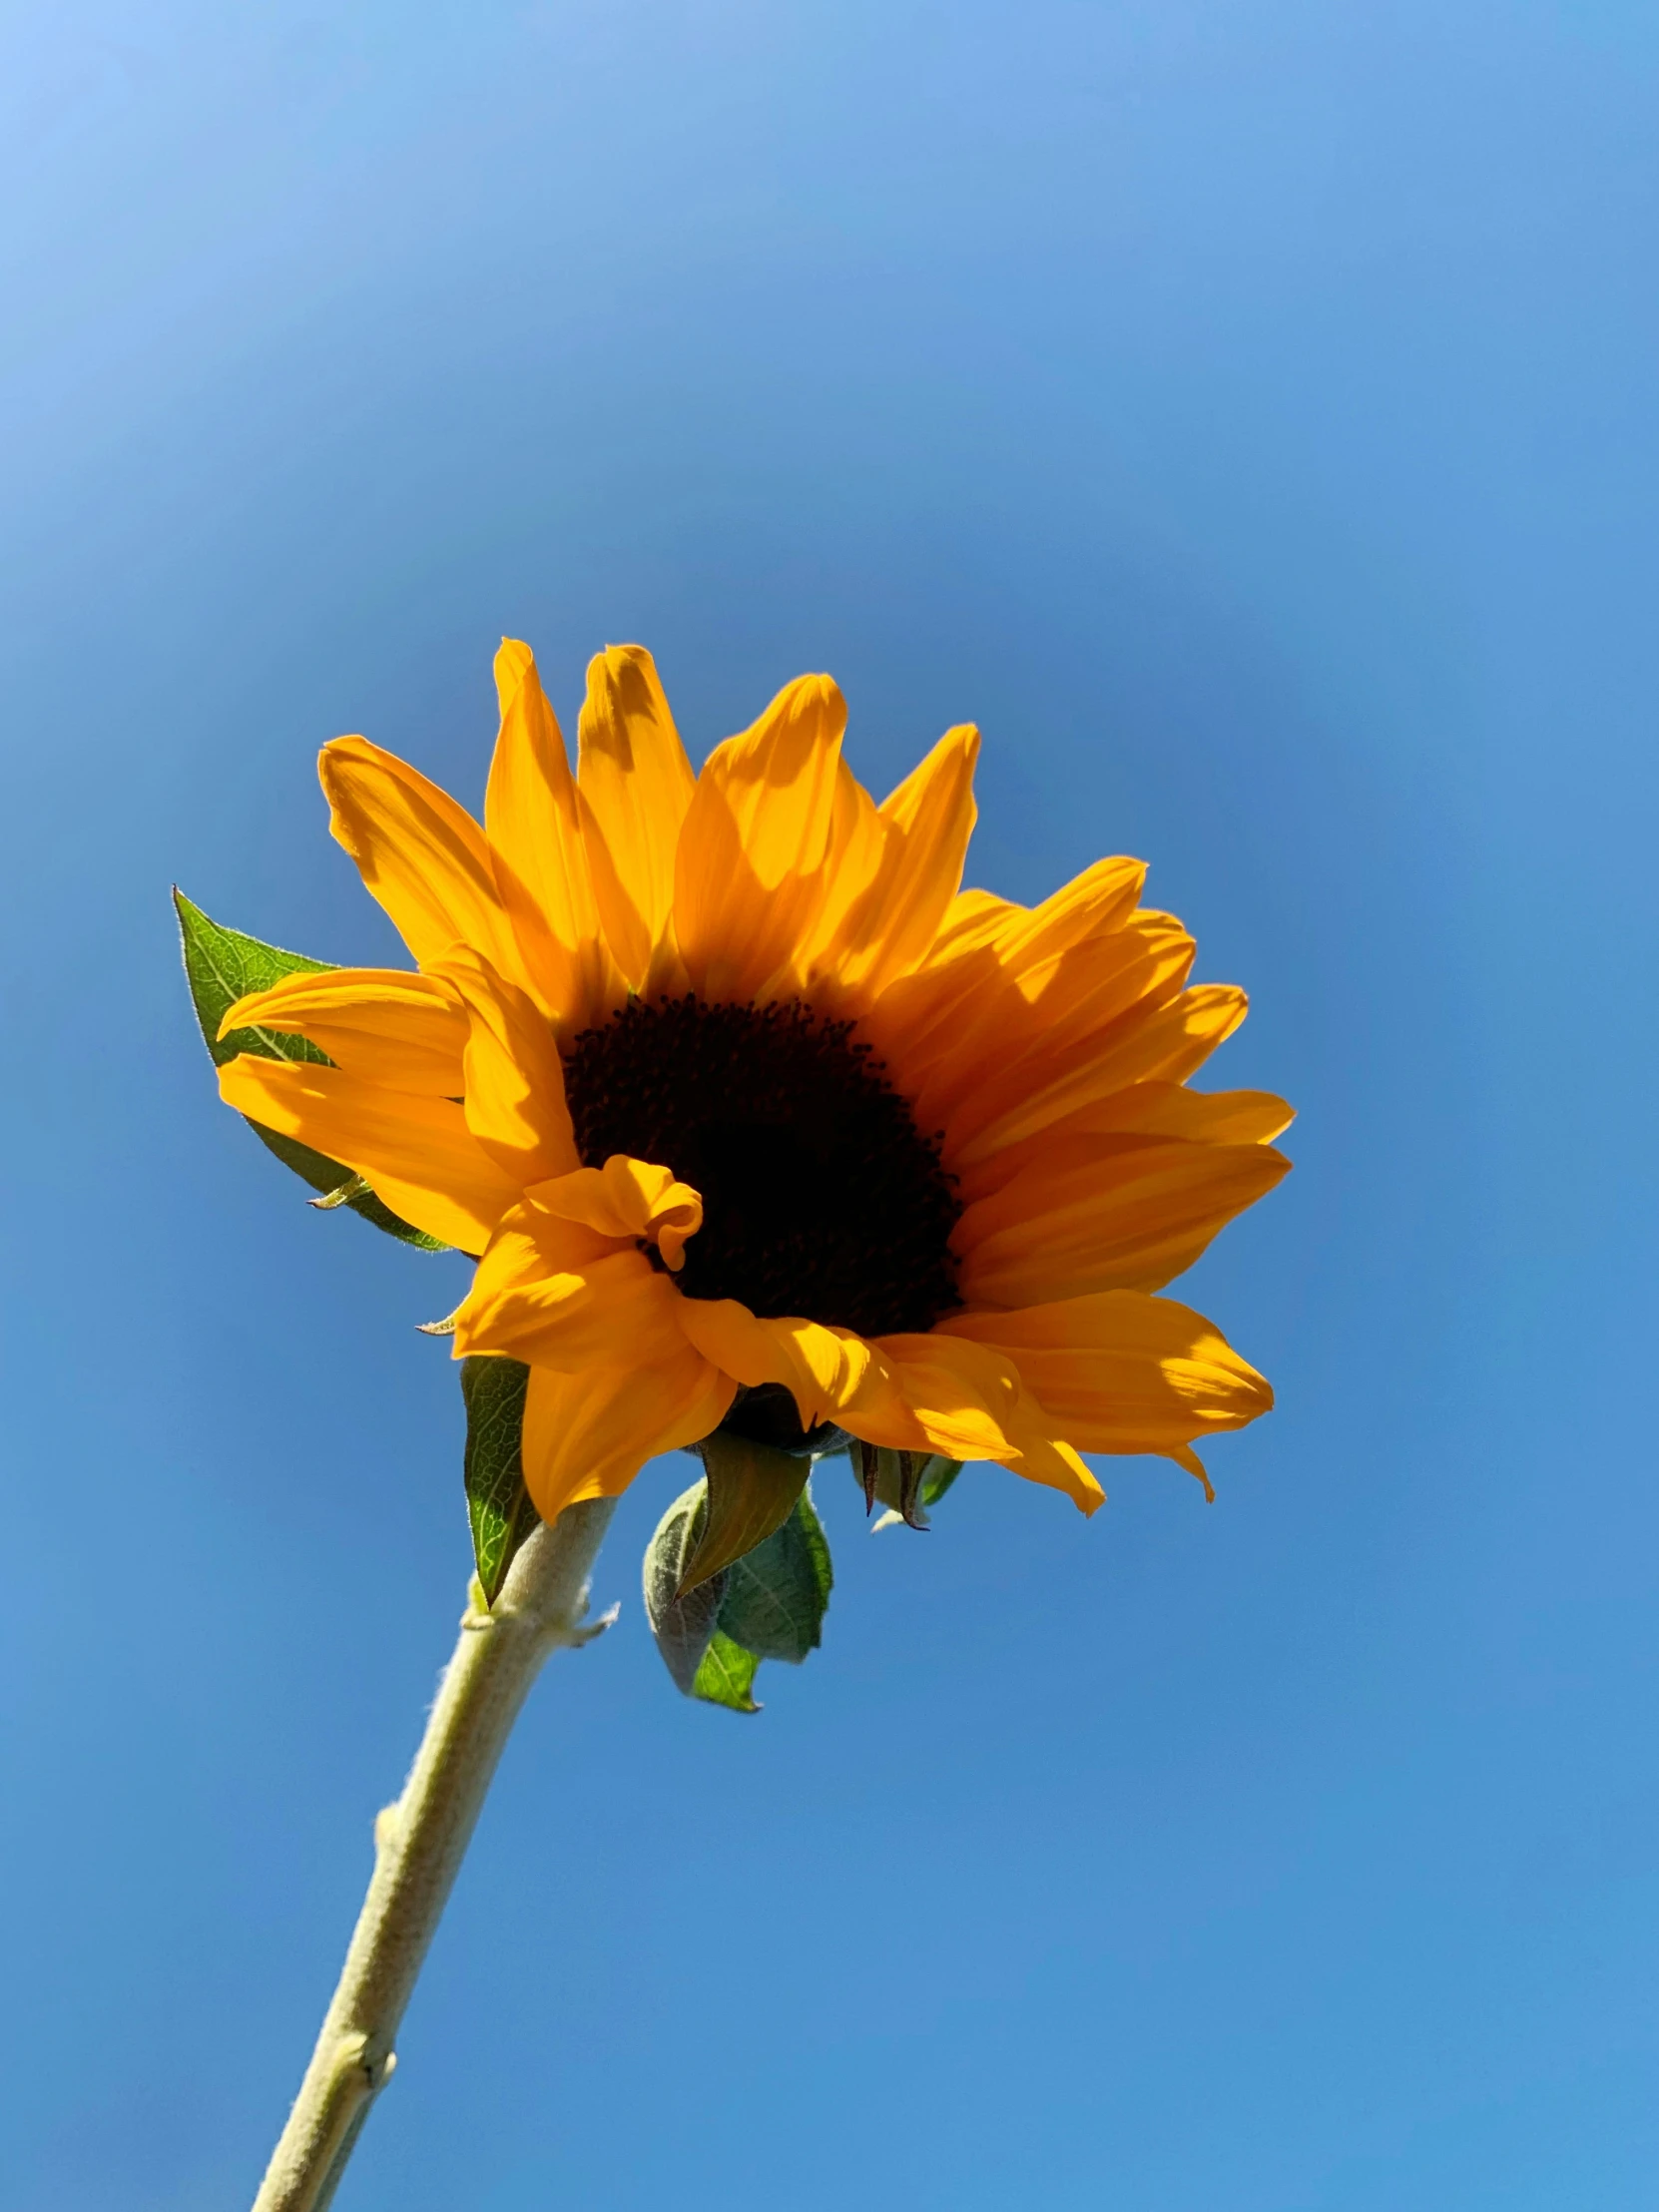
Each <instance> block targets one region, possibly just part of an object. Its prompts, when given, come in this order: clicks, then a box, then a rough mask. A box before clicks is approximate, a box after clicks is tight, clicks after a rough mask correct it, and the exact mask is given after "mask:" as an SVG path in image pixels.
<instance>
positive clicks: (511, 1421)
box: [461, 1353, 540, 1605]
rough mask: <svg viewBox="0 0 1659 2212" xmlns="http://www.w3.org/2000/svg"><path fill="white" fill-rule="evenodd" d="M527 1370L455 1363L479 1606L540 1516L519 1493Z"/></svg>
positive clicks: (497, 1363)
mask: <svg viewBox="0 0 1659 2212" xmlns="http://www.w3.org/2000/svg"><path fill="white" fill-rule="evenodd" d="M529 1382H530V1370H529V1369H528V1368H527V1367H526V1366H525V1365H524V1363H523V1362H522V1361H521V1360H505V1359H500V1358H497V1357H495V1356H493V1355H491V1354H488V1353H478V1354H475V1355H474V1356H473V1357H472V1358H471V1359H469V1360H463V1361H462V1362H461V1395H462V1397H464V1398H465V1400H466V1458H465V1472H466V1511H467V1519H468V1520H469V1521H470V1523H471V1525H472V1555H473V1557H474V1559H476V1560H477V1562H478V1583H479V1587H480V1588H481V1589H482V1591H483V1593H484V1603H485V1604H486V1605H493V1604H494V1603H495V1601H496V1599H497V1597H499V1595H500V1594H501V1585H502V1583H503V1582H505V1581H506V1579H507V1569H508V1568H509V1567H510V1566H511V1565H512V1563H513V1554H514V1552H516V1551H517V1549H518V1547H519V1545H520V1544H521V1543H523V1541H524V1539H525V1537H526V1536H528V1535H529V1533H530V1531H531V1530H532V1529H533V1528H534V1527H535V1525H536V1523H537V1521H538V1519H539V1518H540V1516H539V1515H538V1513H537V1511H536V1508H535V1506H534V1505H533V1504H532V1503H531V1501H530V1493H529V1492H528V1490H526V1489H525V1487H524V1456H523V1438H524V1393H525V1390H526V1388H527V1387H528V1385H529Z"/></svg>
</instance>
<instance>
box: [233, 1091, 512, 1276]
mask: <svg viewBox="0 0 1659 2212" xmlns="http://www.w3.org/2000/svg"><path fill="white" fill-rule="evenodd" d="M219 1089H220V1095H221V1097H223V1098H224V1100H225V1102H226V1104H227V1105H230V1106H234V1107H235V1108H236V1109H237V1111H238V1112H239V1113H242V1114H247V1115H248V1116H249V1117H250V1118H251V1119H252V1120H254V1121H258V1122H263V1123H264V1125H265V1127H266V1128H268V1129H275V1130H277V1131H278V1132H279V1134H281V1135H282V1136H284V1137H296V1138H297V1139H298V1140H299V1142H300V1143H301V1144H307V1145H310V1146H311V1147H312V1148H313V1149H314V1150H315V1151H317V1152H321V1153H325V1154H326V1155H327V1157H328V1158H329V1159H331V1160H338V1161H341V1162H342V1163H343V1164H344V1165H345V1166H346V1167H348V1168H351V1169H353V1170H354V1171H355V1172H356V1173H357V1174H358V1175H360V1176H363V1177H364V1178H365V1179H366V1181H367V1182H368V1184H369V1186H370V1188H371V1189H372V1190H373V1191H374V1192H375V1193H376V1194H377V1195H378V1196H379V1197H380V1198H382V1199H383V1200H384V1201H385V1203H386V1204H387V1205H388V1206H389V1207H390V1208H391V1210H392V1212H393V1213H394V1214H400V1215H401V1216H402V1218H403V1219H404V1220H405V1221H407V1222H412V1223H413V1224H414V1226H415V1228H417V1229H424V1230H425V1231H426V1233H427V1235H428V1236H431V1237H438V1238H441V1239H442V1241H443V1242H444V1243H445V1244H451V1245H455V1246H457V1247H458V1248H459V1249H460V1250H461V1251H462V1252H481V1251H482V1250H483V1248H484V1245H485V1243H486V1242H487V1240H488V1238H489V1236H490V1233H491V1231H492V1230H493V1229H494V1228H495V1225H496V1223H497V1222H498V1221H499V1220H500V1219H501V1217H502V1215H503V1214H505V1213H506V1211H507V1209H508V1207H509V1206H511V1205H512V1204H513V1202H514V1200H515V1199H516V1198H517V1197H518V1191H517V1189H516V1187H515V1186H514V1185H513V1184H512V1182H511V1181H510V1180H509V1179H508V1178H507V1177H506V1176H504V1175H503V1174H502V1172H501V1170H500V1169H499V1168H498V1167H497V1166H496V1164H495V1162H494V1161H493V1160H492V1159H491V1158H490V1156H489V1154H488V1153H487V1152H485V1151H484V1149H483V1148H482V1146H481V1145H479V1143H478V1142H477V1140H476V1139H475V1138H474V1137H473V1135H472V1133H471V1131H470V1130H469V1129H468V1128H467V1125H466V1118H465V1116H464V1115H463V1114H462V1112H461V1109H460V1107H459V1106H457V1105H454V1104H452V1103H451V1102H450V1101H449V1100H448V1099H443V1098H421V1097H417V1096H416V1095H415V1094H414V1093H413V1092H410V1091H389V1090H382V1089H381V1088H380V1086H379V1085H378V1084H375V1083H364V1082H362V1081H361V1080H360V1079H359V1078H358V1077H357V1076H354V1075H349V1074H347V1073H346V1071H345V1070H344V1069H343V1068H325V1067H318V1066H317V1065H316V1063H315V1062H314V1061H308V1060H260V1059H256V1058H254V1056H253V1055H252V1054H250V1053H246V1052H245V1053H242V1054H240V1055H239V1056H238V1057H237V1058H236V1059H235V1060H232V1061H230V1062H228V1064H227V1065H226V1066H224V1067H222V1068H221V1069H220V1071H219Z"/></svg>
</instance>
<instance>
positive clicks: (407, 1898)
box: [254, 1498, 616, 2212]
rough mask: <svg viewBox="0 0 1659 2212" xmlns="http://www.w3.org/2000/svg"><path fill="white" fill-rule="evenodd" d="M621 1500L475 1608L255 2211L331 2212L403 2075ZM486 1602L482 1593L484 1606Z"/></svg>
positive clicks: (551, 1543)
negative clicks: (545, 1677) (414, 2022)
mask: <svg viewBox="0 0 1659 2212" xmlns="http://www.w3.org/2000/svg"><path fill="white" fill-rule="evenodd" d="M615 1509H616V1507H615V1503H614V1500H612V1499H610V1498H594V1499H591V1500H589V1501H587V1502H585V1503H583V1504H580V1505H568V1506H566V1508H565V1510H564V1511H563V1512H562V1513H561V1514H560V1515H559V1518H558V1520H557V1521H556V1522H555V1523H554V1524H553V1525H552V1526H551V1527H548V1526H546V1525H543V1526H542V1527H539V1528H537V1529H535V1530H533V1531H532V1533H531V1534H530V1535H529V1536H528V1537H527V1538H526V1540H525V1542H524V1544H523V1545H522V1547H521V1548H520V1550H519V1552H518V1555H517V1557H516V1558H515V1559H514V1560H513V1563H512V1566H511V1568H510V1569H509V1570H508V1574H507V1580H506V1583H505V1585H504V1586H503V1588H502V1590H501V1593H500V1595H499V1596H498V1597H497V1599H496V1601H495V1605H494V1607H493V1608H492V1609H491V1610H489V1611H485V1610H484V1609H483V1607H482V1606H481V1605H478V1604H474V1605H469V1606H468V1608H467V1611H466V1613H465V1614H464V1615H463V1617H462V1620H461V1636H460V1641H459V1643H458V1644H457V1645H456V1646H455V1654H454V1657H453V1658H452V1659H451V1660H450V1662H449V1665H448V1668H447V1669H446V1671H445V1673H444V1677H443V1681H442V1683H441V1684H440V1686H439V1689H438V1694H437V1700H436V1702H435V1703H434V1705H433V1707H432V1712H431V1717H430V1719H429V1720H428V1721H427V1724H426V1733H425V1735H424V1736H423V1737H422V1739H421V1744H420V1749H419V1751H418V1752H417V1753H416V1754H415V1762H414V1765H413V1766H412V1767H411V1768H410V1770H409V1779H408V1781H407V1782H406V1783H405V1784H404V1785H403V1793H402V1795H401V1796H400V1797H399V1798H398V1800H397V1802H396V1803H395V1804H394V1805H388V1806H387V1807H386V1809H385V1811H384V1812H383V1813H382V1814H381V1815H380V1817H379V1818H378V1820H377V1821H376V1822H375V1824H374V1874H373V1877H372V1879H371V1880H370V1882H369V1885H368V1895H367V1897H365V1898H364V1900H363V1909H362V1911H361V1913H360V1914H359V1915H358V1917H357V1926H356V1929H355V1931H354V1933H353V1935H352V1937H351V1947H350V1948H349V1950H347V1952H346V1954H345V1965H344V1968H343V1969H342V1971H341V1973H340V1978H339V1986H338V1987H337V1988H336V1989H335V1991H334V1997H333V2002H332V2003H331V2004H330V2005H329V2007H328V2012H327V2017H326V2018H325V2019H324V2020H323V2022H322V2032H321V2034H320V2035H319V2036H318V2037H317V2039H316V2049H315V2050H314V2051H313V2052H312V2054H311V2062H310V2064H309V2066H308V2067H307V2068H306V2069H305V2078H304V2080H303V2081H302V2082H301V2083H300V2085H299V2094H298V2096H297V2097H296V2098H295V2099H294V2104H293V2110H292V2111H291V2112H290V2113H289V2114H288V2121H287V2125H286V2127H284V2128H283V2130H282V2134H281V2139H280V2140H279V2141H278V2143H277V2148H276V2151H275V2152H274V2154H273V2156H272V2160H271V2164H270V2166H269V2167H268V2168H267V2169H266V2177H265V2180H264V2181H263V2183H262V2184H261V2186H260V2193H259V2195H258V2196H257V2197H256V2198H255V2200H254V2212H323V2207H324V2206H326V2205H327V2204H328V2203H329V2202H330V2200H331V2199H332V2197H333V2194H334V2190H335V2188H336V2187H337V2185H338V2182H339V2178H340V2175H341V2174H342V2173H343V2172H344V2170H345V2163H346V2160H347V2159H348V2158H349V2157H350V2155H351V2150H352V2146H353V2145H354V2144H355V2142H356V2139H357V2136H358V2135H359V2133H360V2132H361V2130H362V2124H363V2121H364V2120H365V2119H366V2118H367V2116H368V2108H369V2106H370V2105H371V2104H372V2103H373V2101H374V2099H375V2097H376V2096H377V2095H378V2094H379V2092H380V2090H381V2089H382V2088H383V2087H384V2086H385V2083H386V2081H387V2079H388V2078H389V2076H390V2074H391V2070H392V2067H393V2066H394V2064H395V2063H396V2059H395V2056H394V2053H393V2048H392V2046H393V2042H394V2040H395V2037H396V2034H397V2029H398V2025H399V2023H400V2021H401V2020H402V2017H403V2008H404V2006H405V2005H406V2004H407V2003H408V2001H409V1996H410V1992H411V1991H412V1990H413V1988H414V1985H415V1977H416V1975H417V1974H418V1973H419V1972H420V1968H421V1964H422V1961H423V1960H424V1959H425V1956H426V1951H427V1946H428V1945H429V1944H430V1942H431V1940H432V1936H433V1932H434V1931H435V1930H436V1928H437V1925H438V1921H439V1919H440V1917H441V1915H442V1913H443V1908H444V1906H445V1904H446V1903H447V1901H448V1898H449V1893H450V1890H451V1889H452V1888H453V1887H454V1882H455V1876H456V1874H457V1872H458V1871H459V1868H460V1864H461V1859H462V1856H463V1854H464V1853H465V1851H466V1847H467V1845H468V1843H469V1842H470V1841H471V1837H472V1831H473V1828H474V1827H475V1826H476V1824H477V1820H478V1814H479V1810H480V1808H481V1807H482V1805H483V1802H484V1796H485V1793H486V1792H487V1791H488V1789H489V1786H490V1780H491V1778H492V1776H493V1775H494V1773H495V1769H496V1765H497V1762H498V1761H499V1760H500V1757H501V1753H502V1749H503V1747H504V1746H505V1744H506V1741H507V1738H508V1736H509V1734H510V1733H511V1731H512V1725H513V1723H514V1721H515V1720H516V1719H517V1718H518V1714H519V1709H520V1707H521V1706H522V1705H523V1703H524V1700H525V1697H526V1696H527V1694H528V1693H529V1689H530V1685H531V1683H532V1682H534V1681H535V1679H536V1676H537V1675H538V1673H539V1672H540V1671H541V1666H542V1662H543V1660H544V1659H546V1657H547V1656H548V1654H549V1653H550V1652H553V1651H558V1650H560V1649H561V1648H563V1647H565V1646H567V1645H574V1644H582V1643H586V1642H588V1641H589V1639H590V1638H591V1637H593V1636H595V1635H597V1634H598V1633H599V1631H600V1629H601V1628H603V1627H604V1626H605V1625H606V1623H605V1622H603V1621H601V1622H599V1623H597V1624H595V1625H594V1626H592V1627H584V1626H583V1625H582V1622H583V1616H584V1614H585V1613H586V1611H587V1591H588V1577H589V1575H590V1574H591V1572H592V1571H593V1562H594V1558H595V1556H596V1554H597V1553H598V1550H599V1546H600V1542H601V1540H602V1538H603V1537H604V1534H605V1530H606V1528H607V1526H608V1525H609V1523H610V1519H611V1515H612V1513H613V1512H614V1511H615ZM475 1594H476V1593H475Z"/></svg>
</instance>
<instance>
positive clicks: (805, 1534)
mask: <svg viewBox="0 0 1659 2212" xmlns="http://www.w3.org/2000/svg"><path fill="white" fill-rule="evenodd" d="M833 1582H834V1575H833V1572H832V1571H831V1568H830V1546H829V1543H828V1542H827V1541H826V1539H825V1534H824V1528H823V1524H822V1523H821V1522H820V1520H819V1517H818V1514H817V1512H816V1511H815V1510H814V1508H813V1497H812V1492H811V1490H810V1489H809V1490H803V1491H802V1493H801V1495H800V1497H799V1498H798V1499H797V1500H796V1505H795V1510H794V1512H793V1513H791V1515H790V1517H789V1519H788V1520H787V1521H785V1523H784V1525H783V1527H782V1528H780V1529H777V1530H776V1531H775V1532H774V1533H773V1534H772V1535H770V1536H769V1537H768V1538H767V1540H766V1542H765V1543H764V1544H757V1546H756V1547H755V1549H754V1550H753V1551H751V1552H750V1553H748V1554H747V1555H746V1556H745V1557H744V1558H742V1559H739V1560H738V1561H736V1563H735V1564H734V1565H733V1566H732V1567H731V1568H730V1570H729V1571H728V1574H727V1578H726V1596H725V1598H724V1600H723V1601H722V1604H721V1608H720V1633H721V1635H722V1636H724V1637H726V1638H728V1639H729V1640H730V1641H731V1642H732V1643H734V1644H738V1645H741V1646H742V1647H743V1649H744V1650H745V1651H748V1652H751V1653H752V1654H753V1655H754V1656H755V1657H756V1659H758V1660H759V1659H783V1660H786V1661H788V1663H789V1664H790V1665H791V1666H792V1667H798V1666H800V1664H801V1662H802V1661H803V1660H804V1659H805V1658H806V1656H807V1654H808V1652H810V1651H816V1650H817V1649H818V1647H819V1644H820V1642H821V1641H822V1639H823V1633H824V1615H825V1612H826V1610H827V1609H828V1607H829V1604H830V1588H831V1587H832V1585H833Z"/></svg>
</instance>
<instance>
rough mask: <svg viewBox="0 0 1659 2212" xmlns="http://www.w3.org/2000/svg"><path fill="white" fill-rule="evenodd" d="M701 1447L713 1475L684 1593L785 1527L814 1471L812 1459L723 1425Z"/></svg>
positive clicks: (682, 1584)
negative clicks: (736, 1433) (730, 1432)
mask: <svg viewBox="0 0 1659 2212" xmlns="http://www.w3.org/2000/svg"><path fill="white" fill-rule="evenodd" d="M702 1451H703V1464H704V1467H705V1469H706V1470H707V1473H708V1479H709V1517H708V1521H707V1523H706V1525H705V1526H704V1529H703V1533H702V1536H701V1538H700V1539H699V1541H698V1544H697V1548H696V1550H695V1552H694V1553H693V1554H692V1556H691V1557H690V1559H689V1560H688V1561H687V1563H686V1565H685V1568H684V1570H683V1571H682V1574H681V1577H680V1587H679V1592H678V1594H679V1595H680V1596H681V1597H684V1596H685V1594H686V1592H687V1591H688V1590H693V1589H695V1588H696V1587H697V1585H698V1584H699V1583H700V1582H706V1581H707V1580H708V1579H709V1577H710V1576H711V1575H714V1574H718V1573H719V1572H720V1570H721V1568H722V1567H729V1566H730V1565H731V1564H732V1562H733V1561H734V1560H735V1559H741V1558H743V1557H744V1555H745V1554H746V1553H747V1552H751V1551H753V1550H754V1549H755V1546H756V1545H757V1544H763V1543H765V1542H766V1540H767V1538H768V1537H769V1536H770V1535H771V1534H772V1532H773V1530H774V1529H775V1528H781V1527H782V1526H783V1524H784V1522H785V1521H786V1520H788V1518H789V1516H790V1513H791V1512H792V1510H793V1509H794V1506H795V1501H796V1499H797V1498H798V1497H799V1496H800V1495H801V1492H802V1490H803V1489H804V1488H805V1486H806V1482H807V1476H808V1474H809V1472H810V1471H811V1462H810V1461H809V1460H807V1459H801V1458H797V1457H795V1456H794V1455H793V1454H791V1453H790V1452H787V1451H776V1450H774V1449H773V1447H772V1446H771V1445H770V1444H757V1443H752V1442H751V1441H750V1440H749V1438H748V1437H747V1436H728V1435H723V1434H721V1433H720V1432H719V1431H718V1430H717V1432H716V1433H715V1434H714V1435H712V1436H711V1437H709V1438H708V1440H707V1441H706V1442H705V1443H704V1444H703V1446H702Z"/></svg>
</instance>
